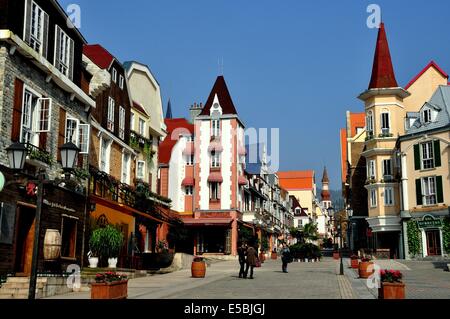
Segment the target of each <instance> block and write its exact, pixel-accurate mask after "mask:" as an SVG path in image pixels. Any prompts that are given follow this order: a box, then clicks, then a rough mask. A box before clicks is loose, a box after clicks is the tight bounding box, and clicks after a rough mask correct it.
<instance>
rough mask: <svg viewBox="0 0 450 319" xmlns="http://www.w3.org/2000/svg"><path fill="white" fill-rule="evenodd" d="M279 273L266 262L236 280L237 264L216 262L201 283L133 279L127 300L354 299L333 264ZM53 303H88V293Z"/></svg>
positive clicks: (295, 266)
mask: <svg viewBox="0 0 450 319" xmlns="http://www.w3.org/2000/svg"><path fill="white" fill-rule="evenodd" d="M288 268H289V273H287V274H284V273H282V272H281V261H272V260H268V261H266V262H265V263H263V265H262V267H261V268H255V274H254V279H253V280H250V279H240V278H238V272H239V265H238V264H237V262H236V261H226V262H218V263H214V264H212V265H211V266H210V267H208V268H207V271H206V273H207V275H206V278H204V279H195V278H191V274H190V269H189V270H188V269H186V270H181V271H178V272H174V273H170V274H165V275H154V276H148V277H144V278H137V279H132V280H130V281H129V283H128V298H129V299H161V298H166V299H340V298H353V295H352V291H351V290H350V289H349V287H350V285H349V282H348V280H347V279H346V278H340V279H339V281H338V277H339V276H337V267H336V262H334V261H332V260H331V259H328V258H325V259H324V260H323V261H322V262H319V263H292V264H290V265H289V267H288ZM52 298H53V299H88V298H90V293H89V292H80V293H71V294H67V295H62V296H56V297H52Z"/></svg>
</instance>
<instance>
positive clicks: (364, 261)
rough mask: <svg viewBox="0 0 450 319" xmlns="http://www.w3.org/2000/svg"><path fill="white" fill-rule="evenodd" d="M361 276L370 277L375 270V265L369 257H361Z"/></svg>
mask: <svg viewBox="0 0 450 319" xmlns="http://www.w3.org/2000/svg"><path fill="white" fill-rule="evenodd" d="M358 270H359V277H360V278H363V279H367V278H369V277H370V276H371V275H373V273H374V272H375V270H374V267H373V262H372V261H371V258H369V257H363V258H361V262H360V263H359V269H358Z"/></svg>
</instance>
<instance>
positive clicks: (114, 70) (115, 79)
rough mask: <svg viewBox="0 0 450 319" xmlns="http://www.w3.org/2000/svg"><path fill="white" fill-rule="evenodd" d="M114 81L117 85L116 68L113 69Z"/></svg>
mask: <svg viewBox="0 0 450 319" xmlns="http://www.w3.org/2000/svg"><path fill="white" fill-rule="evenodd" d="M112 80H113V82H114V83H117V70H116V69H115V68H113V69H112Z"/></svg>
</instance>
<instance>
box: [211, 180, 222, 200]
mask: <svg viewBox="0 0 450 319" xmlns="http://www.w3.org/2000/svg"><path fill="white" fill-rule="evenodd" d="M209 195H210V199H212V200H218V199H220V184H219V183H210V184H209Z"/></svg>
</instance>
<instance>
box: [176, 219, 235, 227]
mask: <svg viewBox="0 0 450 319" xmlns="http://www.w3.org/2000/svg"><path fill="white" fill-rule="evenodd" d="M232 221H233V219H232V218H186V219H183V223H184V224H185V225H186V226H229V225H230V224H231V222H232Z"/></svg>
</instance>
